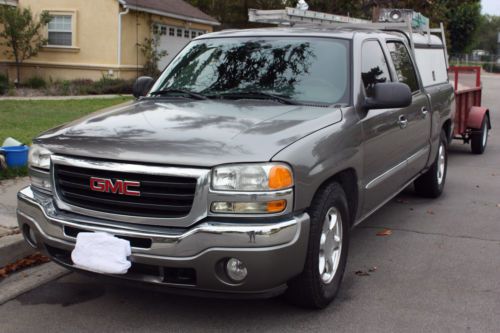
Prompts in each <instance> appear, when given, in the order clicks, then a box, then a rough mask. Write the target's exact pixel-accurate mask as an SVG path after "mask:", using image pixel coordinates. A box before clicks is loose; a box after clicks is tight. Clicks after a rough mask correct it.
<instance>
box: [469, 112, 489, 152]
mask: <svg viewBox="0 0 500 333" xmlns="http://www.w3.org/2000/svg"><path fill="white" fill-rule="evenodd" d="M487 144H488V116H487V115H486V116H485V117H484V119H483V123H482V125H481V130H480V131H478V132H476V133H472V135H471V142H470V147H471V150H472V152H473V153H474V154H482V153H484V151H485V150H486V145H487Z"/></svg>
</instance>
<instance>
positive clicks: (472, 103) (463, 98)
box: [448, 66, 491, 154]
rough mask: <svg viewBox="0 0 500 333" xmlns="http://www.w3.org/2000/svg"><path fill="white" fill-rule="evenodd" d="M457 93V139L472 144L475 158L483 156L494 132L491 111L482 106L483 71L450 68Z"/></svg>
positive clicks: (460, 67) (455, 121)
mask: <svg viewBox="0 0 500 333" xmlns="http://www.w3.org/2000/svg"><path fill="white" fill-rule="evenodd" d="M448 72H449V73H450V76H451V77H452V78H453V85H454V89H455V107H456V108H455V110H456V111H455V119H454V125H455V126H454V130H453V138H454V139H457V140H462V141H463V142H464V143H465V144H468V143H469V142H470V145H471V150H472V152H473V153H474V154H482V153H484V151H485V150H486V146H487V144H488V132H489V130H490V129H491V118H490V110H489V109H487V108H485V107H483V106H482V105H481V99H482V98H481V97H482V96H481V95H482V90H483V87H482V84H481V67H479V66H450V68H449V70H448Z"/></svg>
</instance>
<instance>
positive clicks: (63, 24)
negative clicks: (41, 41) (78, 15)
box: [48, 15, 73, 46]
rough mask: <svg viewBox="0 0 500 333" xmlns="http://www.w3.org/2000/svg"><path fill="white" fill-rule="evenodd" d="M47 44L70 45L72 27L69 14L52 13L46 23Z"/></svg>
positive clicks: (71, 42)
mask: <svg viewBox="0 0 500 333" xmlns="http://www.w3.org/2000/svg"><path fill="white" fill-rule="evenodd" d="M48 32H49V36H48V37H49V38H48V45H54V46H72V45H73V29H72V16H71V15H53V16H52V20H51V21H50V22H49V24H48Z"/></svg>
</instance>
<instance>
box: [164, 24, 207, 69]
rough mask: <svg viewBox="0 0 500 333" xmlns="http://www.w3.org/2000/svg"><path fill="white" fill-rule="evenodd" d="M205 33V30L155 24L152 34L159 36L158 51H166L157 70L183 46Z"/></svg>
mask: <svg viewBox="0 0 500 333" xmlns="http://www.w3.org/2000/svg"><path fill="white" fill-rule="evenodd" d="M206 32H207V31H206V30H198V29H188V28H184V27H176V26H170V25H164V24H155V26H154V33H155V34H158V35H159V46H158V49H159V50H161V51H163V50H165V51H167V55H166V56H165V57H163V58H162V59H161V60H160V62H159V64H158V68H159V69H160V70H163V69H164V68H165V67H166V66H167V65H168V64H169V63H170V61H172V59H173V58H175V56H176V55H177V53H179V52H180V51H181V50H182V49H183V48H184V46H186V45H187V44H188V43H189V42H190V41H191V40H192V39H194V38H196V37H198V36H201V35H203V34H205V33H206Z"/></svg>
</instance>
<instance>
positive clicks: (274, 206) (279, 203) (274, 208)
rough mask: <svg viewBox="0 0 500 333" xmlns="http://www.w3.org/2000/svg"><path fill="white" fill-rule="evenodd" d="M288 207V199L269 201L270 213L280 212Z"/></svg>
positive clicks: (268, 210) (268, 209) (268, 208)
mask: <svg viewBox="0 0 500 333" xmlns="http://www.w3.org/2000/svg"><path fill="white" fill-rule="evenodd" d="M285 208H286V200H276V201H269V202H268V203H267V212H268V213H280V212H282V211H284V210H285Z"/></svg>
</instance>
